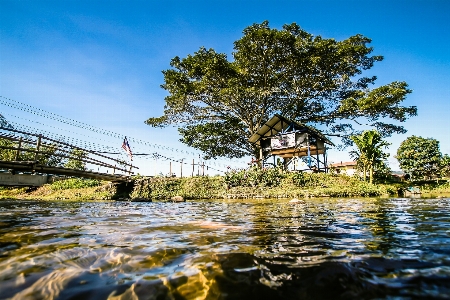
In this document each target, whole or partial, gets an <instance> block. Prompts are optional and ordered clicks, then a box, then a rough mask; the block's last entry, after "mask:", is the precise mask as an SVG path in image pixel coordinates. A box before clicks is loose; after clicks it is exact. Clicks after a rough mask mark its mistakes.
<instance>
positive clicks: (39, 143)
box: [34, 134, 42, 160]
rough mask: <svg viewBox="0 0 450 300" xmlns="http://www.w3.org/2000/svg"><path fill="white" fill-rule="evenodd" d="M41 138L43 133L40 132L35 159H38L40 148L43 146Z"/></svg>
mask: <svg viewBox="0 0 450 300" xmlns="http://www.w3.org/2000/svg"><path fill="white" fill-rule="evenodd" d="M41 138H42V134H40V135H39V136H38V139H37V142H36V153H35V154H34V160H38V152H39V149H40V148H41Z"/></svg>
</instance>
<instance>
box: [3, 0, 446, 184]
mask: <svg viewBox="0 0 450 300" xmlns="http://www.w3.org/2000/svg"><path fill="white" fill-rule="evenodd" d="M449 15H450V1H446V0H440V1H439V0H436V1H425V0H424V1H417V0H416V1H414V0H410V1H392V0H391V1H370V0H366V1H360V0H355V1H347V0H340V1H320V0H311V1H300V0H297V1H213V0H209V1H111V0H109V1H69V0H66V1H43V0H41V1H20V0H13V1H10V0H1V1H0V96H3V97H6V98H8V99H13V100H14V101H19V102H21V103H24V104H27V105H31V106H33V107H37V108H40V109H42V110H45V111H48V112H51V113H54V114H57V115H61V116H64V117H67V118H70V119H74V120H77V121H79V122H83V123H86V124H89V125H92V126H94V127H97V128H103V129H106V130H109V131H112V132H117V133H119V134H123V135H127V136H130V137H133V138H136V139H141V140H144V141H147V142H148V143H149V144H152V145H153V144H155V145H160V146H158V147H160V148H157V147H156V146H152V147H150V148H148V147H147V146H145V147H144V146H143V145H138V144H136V143H135V144H133V143H132V141H130V144H131V147H132V148H133V149H135V152H149V151H159V152H160V153H161V154H165V155H166V156H168V157H172V158H174V159H181V158H185V159H186V160H191V159H192V157H195V158H197V157H198V154H197V153H198V152H197V151H195V150H188V149H187V148H186V147H185V146H184V145H182V144H181V143H179V142H178V139H179V136H178V133H177V131H176V129H175V128H166V129H155V128H151V127H149V126H147V125H145V124H144V121H145V120H146V119H147V118H149V117H154V116H160V115H161V114H162V111H163V106H164V97H165V96H166V95H167V94H166V92H165V91H164V90H163V89H161V88H160V85H161V84H162V83H163V76H162V73H161V71H162V70H165V69H168V68H169V67H170V66H169V62H170V60H171V58H173V57H175V56H180V57H185V56H186V55H187V54H192V53H193V52H195V51H197V50H198V49H199V47H201V46H204V47H206V48H214V49H215V50H216V51H217V52H223V53H226V54H227V55H228V56H229V57H231V52H232V51H233V42H234V41H235V40H237V39H239V38H240V37H241V36H242V30H243V29H244V28H245V27H246V26H249V25H251V24H253V23H260V22H262V21H264V20H268V21H269V22H270V26H271V27H272V28H281V26H282V25H283V24H287V23H292V22H296V23H297V24H299V25H300V26H301V27H302V28H303V29H305V30H306V31H308V32H310V33H312V34H314V35H321V36H323V37H325V38H335V39H337V40H342V39H345V38H348V37H349V36H351V35H354V34H358V33H360V34H363V35H365V36H367V37H369V38H371V39H372V46H373V47H374V52H373V54H375V55H383V56H384V57H385V59H384V61H382V62H380V63H378V64H376V65H375V67H374V68H372V69H371V70H370V71H369V72H368V73H367V75H377V76H378V81H377V85H383V84H387V83H389V82H392V81H406V82H407V83H408V84H409V86H410V88H411V89H412V90H413V93H412V94H410V95H409V96H408V98H407V100H406V101H405V102H404V105H407V106H410V105H416V106H417V107H418V116H417V117H414V118H411V119H409V120H408V121H407V122H405V123H404V125H405V127H406V128H407V129H408V133H406V134H404V135H395V136H393V137H392V138H390V139H389V142H391V143H392V145H391V147H390V149H389V152H390V153H391V156H393V155H394V154H395V152H396V150H397V148H398V146H399V144H400V142H401V141H403V140H404V139H406V138H407V137H408V136H411V135H418V136H423V137H433V138H435V139H437V140H439V141H440V144H441V152H443V153H450V139H449V135H448V128H449V123H450V122H449V112H450V104H449V102H448V99H449V95H450V87H449V85H450V55H449V54H450V50H449V49H450V34H449V33H450V22H448V21H447V18H448V16H449ZM0 113H2V114H4V115H5V117H6V118H7V119H8V120H12V121H17V122H19V120H21V121H20V122H22V124H28V125H29V126H34V127H36V128H37V127H39V126H41V125H39V124H44V123H50V121H48V120H42V119H39V117H38V116H36V115H33V114H26V113H25V114H24V113H23V112H22V111H20V110H17V109H12V108H10V107H8V106H5V105H1V104H0ZM20 118H21V119H20ZM47 125H48V124H47ZM42 126H44V125H42ZM43 128H44V127H43ZM52 128H53V129H50V128H45V130H48V131H51V130H56V129H60V130H63V129H64V130H66V132H67V131H72V132H75V131H77V130H79V129H76V128H70V126H66V125H62V124H61V123H55V124H53V127H52ZM60 132H61V133H62V132H64V131H60ZM77 134H78V135H80V136H81V137H80V139H82V138H85V139H92V140H95V141H97V142H99V143H103V144H105V145H114V144H117V148H118V149H120V144H121V141H120V140H119V139H117V138H112V137H107V136H98V135H97V136H96V135H95V134H94V133H92V132H83V131H79V132H78V131H77ZM336 142H337V141H336ZM146 147H147V148H146ZM176 150H178V151H176ZM181 151H186V152H181ZM341 160H348V155H347V151H343V152H339V151H335V150H334V151H331V152H330V155H329V161H335V162H337V161H341ZM245 161H246V159H244V160H235V161H227V160H218V161H217V162H216V165H217V168H218V169H220V168H222V167H223V166H224V165H225V164H231V165H233V166H239V164H240V163H241V162H245ZM136 163H137V164H138V165H140V167H141V172H142V173H144V174H149V173H151V172H153V167H154V166H155V165H159V164H164V166H165V167H164V168H166V169H167V165H168V164H167V162H162V161H159V162H158V161H152V160H151V159H147V160H145V161H142V162H139V161H136ZM390 164H391V167H392V168H393V169H398V167H397V166H396V160H395V159H393V158H391V160H390ZM241 167H244V166H242V165H241ZM166 169H162V170H161V171H162V172H164V173H165V172H166V171H167V170H166ZM143 170H146V171H143ZM149 175H152V174H149Z"/></svg>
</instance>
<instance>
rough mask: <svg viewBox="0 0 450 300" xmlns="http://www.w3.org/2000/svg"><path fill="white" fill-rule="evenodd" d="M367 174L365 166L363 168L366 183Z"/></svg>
mask: <svg viewBox="0 0 450 300" xmlns="http://www.w3.org/2000/svg"><path fill="white" fill-rule="evenodd" d="M366 173H367V170H366V165H364V166H363V180H364V181H366Z"/></svg>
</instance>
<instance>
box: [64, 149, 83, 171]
mask: <svg viewBox="0 0 450 300" xmlns="http://www.w3.org/2000/svg"><path fill="white" fill-rule="evenodd" d="M86 158H87V154H86V152H84V151H83V150H78V149H73V150H72V152H71V153H70V158H69V160H68V161H67V162H66V163H65V165H64V167H65V168H69V169H75V170H81V171H85V170H86V163H85V162H84V161H82V160H83V159H86Z"/></svg>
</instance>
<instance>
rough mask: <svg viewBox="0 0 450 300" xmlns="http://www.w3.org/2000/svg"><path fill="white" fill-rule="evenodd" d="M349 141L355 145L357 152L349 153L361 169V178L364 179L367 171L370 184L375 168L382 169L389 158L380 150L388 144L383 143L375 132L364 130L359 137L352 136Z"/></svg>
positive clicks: (379, 135)
mask: <svg viewBox="0 0 450 300" xmlns="http://www.w3.org/2000/svg"><path fill="white" fill-rule="evenodd" d="M350 139H351V140H352V141H353V142H354V143H355V145H356V147H357V150H354V151H352V152H350V155H352V156H353V157H354V158H355V159H356V160H357V161H358V165H359V166H360V167H361V168H362V171H363V178H364V180H365V179H366V174H367V173H366V171H369V177H370V181H369V182H370V183H373V174H374V170H375V169H376V168H378V169H382V168H383V166H384V160H385V159H386V158H387V157H388V156H389V154H386V153H384V152H383V150H382V148H383V147H387V146H389V145H390V144H389V143H387V142H386V141H384V140H383V139H382V137H381V134H380V133H379V132H378V131H376V130H366V131H364V132H363V133H361V134H359V135H353V136H351V137H350Z"/></svg>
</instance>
